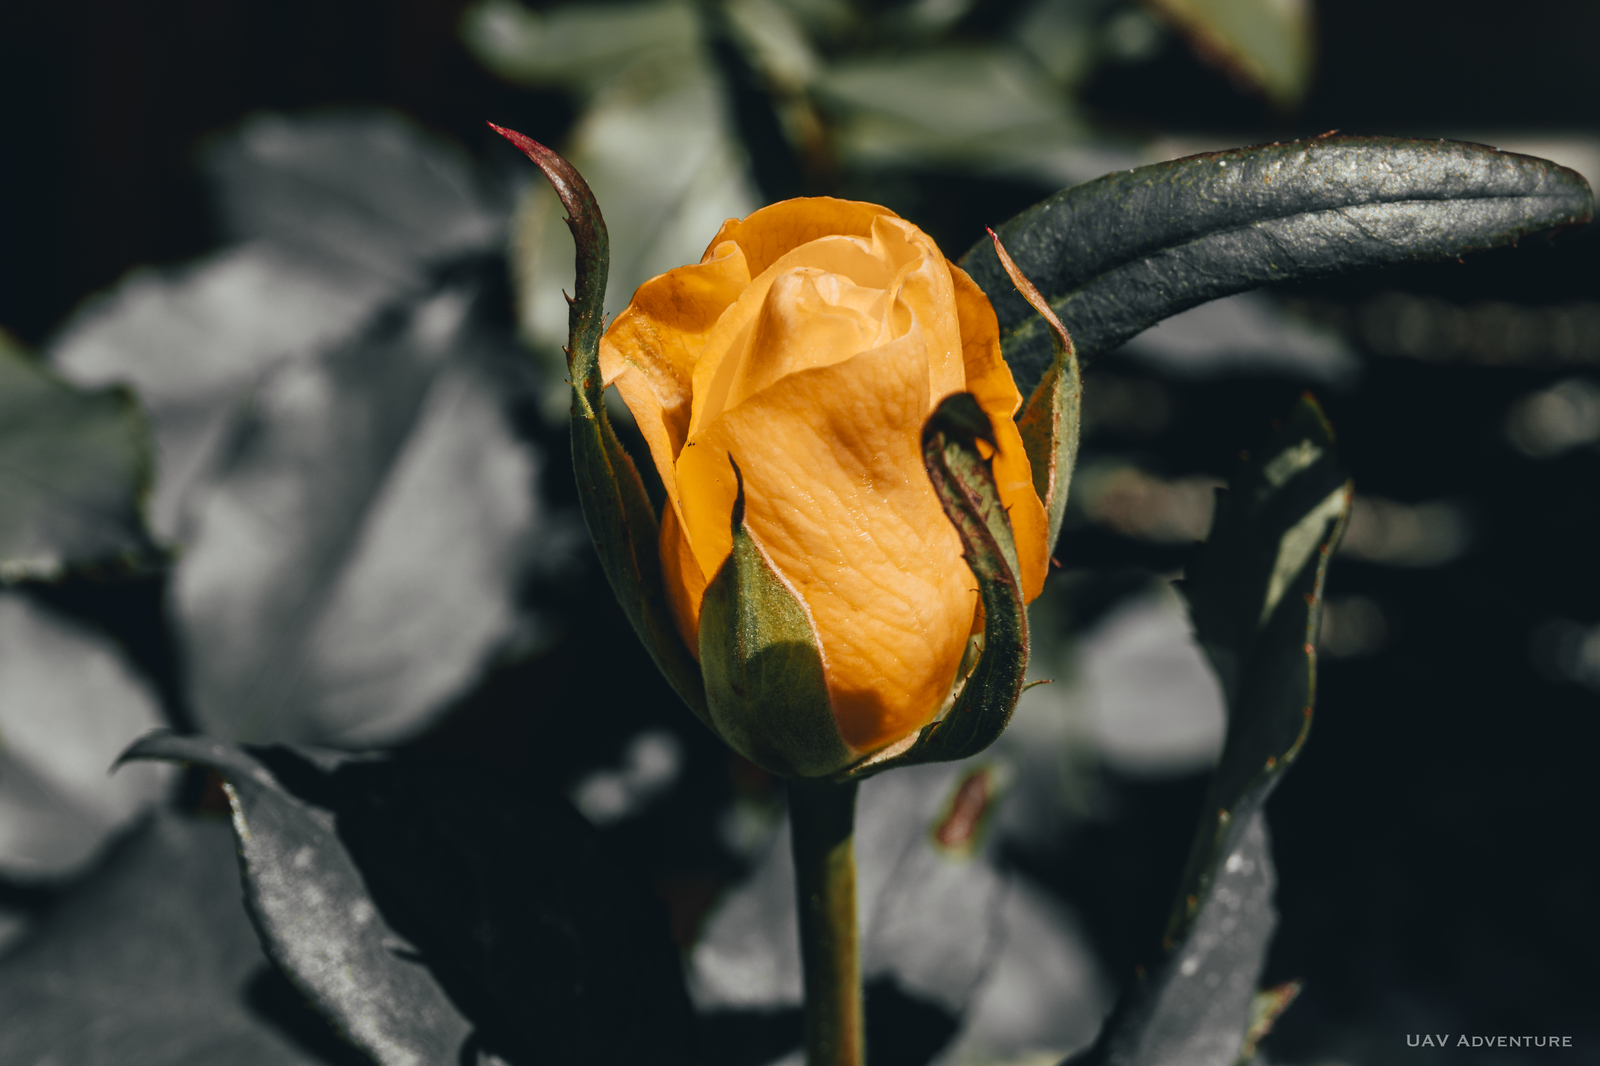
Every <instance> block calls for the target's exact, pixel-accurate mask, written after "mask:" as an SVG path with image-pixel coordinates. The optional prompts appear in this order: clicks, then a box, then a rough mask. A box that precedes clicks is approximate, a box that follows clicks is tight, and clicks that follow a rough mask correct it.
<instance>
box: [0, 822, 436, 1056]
mask: <svg viewBox="0 0 1600 1066" xmlns="http://www.w3.org/2000/svg"><path fill="white" fill-rule="evenodd" d="M0 1018H4V1019H5V1024H4V1025H0V1062H5V1063H24V1064H34V1063H60V1064H62V1066H131V1064H138V1066H157V1064H159V1066H216V1064H220V1063H227V1064H228V1066H311V1064H313V1063H329V1064H335V1066H354V1064H357V1063H362V1062H366V1061H368V1060H367V1059H366V1057H365V1056H364V1055H362V1054H360V1053H359V1052H357V1051H356V1050H355V1049H354V1048H352V1047H350V1046H349V1045H348V1044H345V1043H344V1042H343V1041H341V1040H340V1039H339V1037H338V1036H337V1035H336V1034H335V1033H334V1032H333V1030H332V1029H331V1028H330V1027H329V1026H328V1025H327V1023H326V1022H324V1021H323V1020H322V1019H321V1018H319V1017H317V1015H316V1014H315V1013H314V1012H312V1011H311V1010H309V1009H308V1008H307V1007H306V1006H305V1005H304V1001H303V999H302V998H301V997H300V996H299V994H298V993H297V992H296V991H295V990H294V989H293V988H290V987H288V986H287V983H286V982H285V981H284V980H283V979H282V978H281V977H279V976H278V974H277V973H276V971H274V970H273V969H272V967H271V966H270V965H269V964H268V962H267V960H266V959H265V958H264V957H263V956H262V954H261V942H260V940H259V939H258V938H257V937H256V931H255V930H254V929H253V928H251V926H250V920H249V918H248V917H247V916H246V914H245V911H244V908H243V907H241V906H240V905H239V862H238V859H237V857H236V855H235V853H234V848H233V834H232V833H230V832H229V831H228V826H227V823H226V822H225V821H223V820H222V819H221V818H216V817H204V818H185V817H180V816H177V815H174V814H169V813H163V814H159V815H157V816H156V817H154V818H152V819H151V820H150V821H149V822H147V823H146V824H145V825H144V826H142V827H140V828H139V829H138V830H137V831H136V832H134V833H133V834H132V835H131V836H130V837H129V838H128V839H126V840H124V841H122V842H121V843H120V844H119V845H118V846H117V847H116V848H115V849H114V850H113V851H112V853H111V855H110V856H109V857H108V859H107V861H106V863H105V864H104V865H103V866H101V867H100V868H99V869H97V870H96V871H95V872H94V874H93V875H91V876H90V877H89V878H88V879H87V880H85V881H83V882H81V883H80V884H79V885H77V886H76V887H75V888H74V889H73V890H72V891H71V892H70V893H68V894H67V895H66V896H65V897H64V898H63V899H62V900H61V901H60V902H59V903H58V904H56V905H55V906H54V907H52V908H51V909H50V910H49V911H48V913H46V914H45V916H44V917H43V918H41V919H40V921H39V924H38V925H37V926H36V927H35V928H34V929H33V930H32V931H31V932H30V933H29V934H28V936H27V939H26V940H24V941H23V942H22V943H21V944H19V945H17V947H16V948H15V949H13V950H12V951H11V952H10V953H8V954H7V955H6V957H5V958H4V960H0ZM450 1061H452V1062H453V1061H454V1060H450Z"/></svg>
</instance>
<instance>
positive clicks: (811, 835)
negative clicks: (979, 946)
mask: <svg viewBox="0 0 1600 1066" xmlns="http://www.w3.org/2000/svg"><path fill="white" fill-rule="evenodd" d="M856 787H857V786H856V782H854V781H847V782H844V783H835V782H832V781H825V780H820V779H815V778H811V779H800V780H791V781H790V782H789V821H790V826H791V828H792V830H793V834H794V837H793V839H794V876H795V889H796V892H797V895H798V898H799V901H800V960H801V963H802V965H803V966H804V968H805V988H806V1066H862V1064H863V1063H864V1062H865V1060H866V1055H865V1052H864V1050H863V1039H862V1009H861V953H860V949H859V946H858V944H857V942H856V856H855V850H854V840H853V837H854V834H855V822H856Z"/></svg>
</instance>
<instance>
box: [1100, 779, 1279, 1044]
mask: <svg viewBox="0 0 1600 1066" xmlns="http://www.w3.org/2000/svg"><path fill="white" fill-rule="evenodd" d="M1242 829H1243V832H1241V833H1240V834H1239V840H1238V843H1237V845H1236V846H1235V847H1234V849H1233V851H1231V852H1229V854H1228V860H1227V862H1226V863H1224V864H1223V865H1222V867H1221V868H1220V870H1219V872H1218V876H1217V880H1216V884H1215V887H1214V890H1213V891H1212V892H1211V893H1210V895H1208V896H1207V898H1206V902H1205V905H1204V906H1203V907H1202V908H1201V909H1200V911H1199V912H1198V913H1197V914H1196V916H1195V921H1194V926H1193V929H1192V932H1191V933H1190V935H1189V937H1188V938H1187V939H1186V940H1185V941H1184V942H1183V943H1182V944H1181V945H1179V947H1178V949H1177V950H1175V951H1174V952H1173V953H1172V955H1171V956H1170V957H1169V958H1168V959H1167V960H1166V962H1164V963H1163V964H1162V965H1161V966H1160V967H1158V968H1157V969H1156V970H1155V971H1154V973H1152V974H1151V975H1150V976H1149V977H1147V978H1141V979H1138V980H1137V983H1136V984H1135V985H1134V987H1133V988H1132V989H1131V990H1130V991H1129V992H1128V993H1126V994H1125V995H1124V997H1123V1000H1122V1002H1121V1003H1120V1004H1119V1005H1118V1008H1117V1011H1116V1013H1115V1014H1113V1015H1112V1016H1111V1018H1110V1019H1109V1020H1108V1021H1107V1022H1106V1026H1105V1029H1104V1030H1103V1031H1102V1033H1101V1037H1100V1039H1099V1040H1098V1041H1096V1043H1095V1044H1094V1046H1093V1047H1091V1048H1089V1049H1088V1050H1087V1051H1085V1052H1083V1053H1082V1054H1081V1055H1079V1056H1075V1057H1074V1058H1072V1059H1070V1060H1069V1062H1070V1063H1071V1066H1176V1064H1179V1063H1181V1064H1182V1066H1233V1064H1234V1062H1235V1061H1236V1060H1237V1059H1238V1057H1239V1049H1240V1046H1241V1045H1242V1043H1243V1042H1244V1039H1245V1032H1246V1029H1247V1028H1248V1027H1249V1024H1250V1020H1251V1004H1252V1002H1253V1000H1254V998H1255V996H1256V982H1257V981H1258V980H1259V979H1260V976H1261V968H1262V964H1263V963H1264V962H1265V961H1266V957H1267V947H1268V946H1269V944H1270V943H1271V940H1272V932H1273V929H1274V928H1275V927H1276V926H1277V924H1278V915H1277V912H1276V911H1275V910H1274V909H1273V906H1272V893H1273V889H1274V888H1275V886H1276V883H1277V877H1276V875H1275V872H1274V870H1273V867H1272V858H1271V855H1272V849H1271V846H1270V844H1269V842H1268V839H1267V829H1266V819H1265V817H1264V816H1263V815H1262V813H1261V811H1260V810H1257V811H1256V812H1255V813H1254V814H1252V815H1251V816H1250V818H1249V820H1248V821H1247V822H1246V823H1245V824H1244V825H1243V827H1242Z"/></svg>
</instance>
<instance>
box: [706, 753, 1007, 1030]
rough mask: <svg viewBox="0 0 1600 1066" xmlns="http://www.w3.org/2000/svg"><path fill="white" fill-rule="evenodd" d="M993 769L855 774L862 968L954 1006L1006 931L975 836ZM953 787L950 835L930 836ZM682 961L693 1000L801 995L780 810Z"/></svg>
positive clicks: (974, 764)
mask: <svg viewBox="0 0 1600 1066" xmlns="http://www.w3.org/2000/svg"><path fill="white" fill-rule="evenodd" d="M996 774H997V771H996V769H995V768H994V767H993V766H992V765H988V764H984V763H981V762H978V761H971V762H967V763H934V764H929V765H924V766H914V767H906V768H903V769H900V770H897V771H895V772H894V773H885V774H879V775H877V776H876V777H871V778H868V779H866V780H865V781H863V782H862V783H861V796H860V800H859V803H858V808H857V814H856V835H855V851H856V886H857V899H858V909H859V912H860V924H859V931H860V938H861V961H862V976H863V978H864V979H865V980H871V979H873V978H875V977H880V976H890V977H893V978H894V980H895V982H896V983H897V984H898V985H899V986H900V988H902V989H903V990H905V991H907V992H909V993H911V994H913V995H915V996H918V997H920V998H922V999H925V1000H929V1001H931V1002H934V1003H937V1004H939V1005H940V1006H941V1007H943V1008H944V1009H946V1010H948V1011H949V1012H951V1013H952V1014H956V1015H959V1014H960V1013H961V1012H962V1011H963V1010H964V1009H965V1007H966V1005H967V1002H968V1000H969V999H970V998H971V996H972V994H973V991H974V989H976V988H977V987H978V985H979V983H980V982H981V981H982V979H983V977H984V975H985V973H986V972H987V969H988V966H989V963H990V961H991V960H992V958H993V957H994V953H995V951H996V950H997V949H998V947H999V945H1000V943H1001V941H1002V939H1003V938H1004V935H1005V933H1004V930H1003V928H1002V927H1001V926H1000V925H999V923H998V921H997V918H998V915H999V912H1000V909H1001V907H1002V906H1003V901H1004V900H1005V897H1006V892H1007V887H1006V883H1007V879H1006V877H1005V876H1004V875H1002V874H1001V873H1000V871H999V870H998V869H997V868H996V867H995V866H994V865H993V864H992V863H991V862H990V861H989V860H988V858H987V857H986V855H985V852H984V846H983V845H984V843H985V841H984V839H983V836H982V834H983V831H984V828H985V825H986V822H987V818H988V815H989V814H990V808H991V805H992V801H993V799H994V796H993V790H995V789H996V788H997V786H998V784H999V781H998V778H997V776H995V775H996ZM974 775H980V777H981V780H979V779H978V778H975V777H974ZM969 782H977V783H976V784H969ZM963 785H966V786H967V791H966V792H965V794H963V792H962V786H963ZM974 788H976V789H977V790H978V791H976V792H974ZM958 797H962V798H964V799H965V801H966V804H965V805H964V806H962V807H961V808H960V813H959V814H958V815H957V817H958V818H961V819H965V821H962V822H961V823H960V825H959V826H958V828H959V830H960V832H961V834H962V836H961V840H960V842H959V843H957V844H954V845H953V846H945V845H941V844H940V842H939V840H938V836H939V832H938V831H939V828H940V827H941V825H943V824H944V823H945V822H947V821H948V820H949V818H950V815H951V812H952V808H953V805H955V804H956V801H957V798H958ZM945 838H946V839H947V840H948V839H950V836H949V833H948V832H947V833H946V834H945ZM689 972H690V991H691V994H692V995H693V996H694V999H695V1003H696V1006H697V1007H698V1008H699V1009H700V1010H702V1011H705V1010H719V1009H732V1010H749V1009H763V1010H765V1009H772V1008H775V1007H782V1006H792V1005H797V1004H799V1003H800V999H801V985H800V945H799V940H798V934H797V933H796V913H795V896H794V858H793V855H792V854H791V850H790V844H789V828H788V823H787V820H785V822H784V824H783V826H782V828H781V829H780V830H779V832H778V833H777V835H776V837H775V838H774V839H773V841H772V843H771V845H770V850H769V851H768V852H767V854H766V856H765V858H764V859H763V860H762V861H761V863H760V864H759V865H758V866H757V868H756V870H755V872H754V873H753V874H752V875H751V877H750V879H749V880H748V881H746V882H745V883H744V885H742V886H741V887H740V888H738V889H736V890H734V891H733V892H732V893H730V894H729V896H728V897H727V898H726V899H725V900H724V901H723V902H722V903H721V904H720V905H719V906H718V909H717V910H716V911H715V912H714V913H713V914H712V916H711V918H710V919H709V921H708V922H707V924H706V927H705V931H704V933H703V934H702V936H701V938H700V941H699V942H698V943H697V944H696V946H695V949H694V954H693V956H692V958H691V962H690V970H689Z"/></svg>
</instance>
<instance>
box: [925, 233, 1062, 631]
mask: <svg viewBox="0 0 1600 1066" xmlns="http://www.w3.org/2000/svg"><path fill="white" fill-rule="evenodd" d="M950 279H951V281H952V282H953V283H954V288H955V304H956V311H957V313H958V315H959V317H960V320H961V353H962V357H963V359H964V361H965V363H966V370H967V391H968V392H970V393H972V394H973V395H974V396H976V397H977V398H978V405H979V406H980V407H982V408H983V410H984V413H985V414H987V415H988V416H989V418H990V420H991V421H992V422H993V423H994V430H995V437H996V439H997V440H998V441H999V443H1000V448H999V452H998V454H996V455H995V458H994V477H995V482H996V484H997V486H998V488H999V490H1000V499H1001V500H1002V501H1003V502H1004V503H1005V506H1006V513H1007V515H1008V516H1009V517H1010V519H1011V534H1012V536H1013V537H1014V538H1015V540H1016V545H1017V564H1018V565H1019V566H1020V567H1021V568H1022V574H1021V575H1020V576H1021V578H1022V594H1023V598H1024V599H1025V600H1028V601H1031V600H1033V599H1034V597H1036V596H1038V595H1039V593H1040V591H1042V590H1043V589H1044V579H1045V577H1046V575H1047V574H1048V573H1049V566H1050V549H1051V548H1052V547H1053V546H1052V545H1051V543H1050V532H1049V531H1050V520H1049V517H1048V516H1047V515H1046V514H1045V510H1044V503H1043V502H1042V501H1041V500H1040V499H1039V494H1038V493H1037V492H1035V491H1034V488H1033V468H1032V467H1031V466H1030V465H1029V463H1028V453H1027V451H1026V450H1024V448H1023V446H1022V434H1021V433H1020V432H1018V430H1017V424H1016V422H1014V421H1013V420H1012V416H1013V415H1015V414H1016V412H1017V409H1018V408H1020V407H1021V406H1022V395H1021V393H1019V392H1018V391H1017V384H1016V382H1015V380H1013V379H1012V377H1011V368H1010V367H1008V366H1007V365H1006V361H1005V359H1004V357H1002V356H1001V354H1000V326H999V323H998V322H997V321H996V319H995V315H994V308H993V307H992V306H991V305H990V303H989V298H988V297H987V296H985V295H984V294H983V290H982V289H980V288H978V286H977V283H976V282H974V281H973V280H972V279H971V278H970V277H968V276H967V272H966V271H964V270H962V269H961V268H960V267H958V266H956V265H955V264H954V263H951V264H950Z"/></svg>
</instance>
